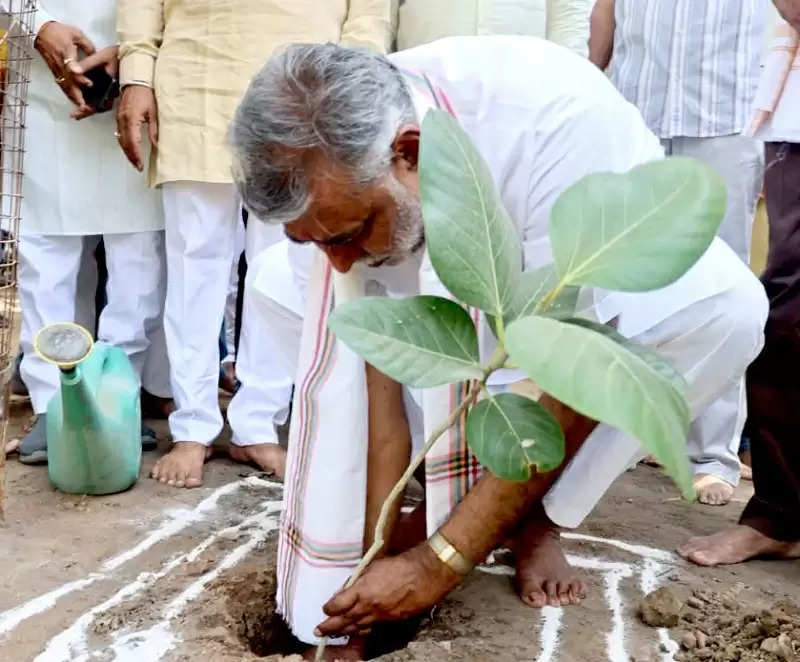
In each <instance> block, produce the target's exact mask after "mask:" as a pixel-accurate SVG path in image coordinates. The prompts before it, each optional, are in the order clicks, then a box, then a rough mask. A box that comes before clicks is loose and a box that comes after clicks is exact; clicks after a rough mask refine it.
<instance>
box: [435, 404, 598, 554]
mask: <svg viewBox="0 0 800 662" xmlns="http://www.w3.org/2000/svg"><path fill="white" fill-rule="evenodd" d="M540 403H541V404H542V405H544V406H545V407H547V408H548V409H549V410H550V411H551V413H553V415H554V416H556V418H557V419H558V420H559V422H560V423H561V427H562V428H563V429H564V435H565V437H566V457H565V458H564V463H563V464H562V465H561V467H559V469H557V470H556V471H553V472H551V473H548V474H534V475H533V476H532V477H531V479H530V480H528V481H527V482H523V483H514V482H510V481H505V480H501V479H499V478H497V477H496V476H494V475H493V474H491V473H489V472H488V471H487V472H485V473H484V475H483V476H482V477H481V479H480V480H479V481H478V483H477V484H476V485H475V487H473V488H472V489H471V490H470V491H469V492H468V493H467V495H466V496H465V497H464V500H463V501H462V502H461V503H460V504H459V505H458V506H457V507H456V509H455V510H454V511H453V513H452V515H451V516H450V519H449V520H448V521H447V522H446V523H445V524H444V525H443V526H442V527H441V532H442V535H443V536H444V537H445V538H446V539H447V540H448V541H449V542H450V543H451V544H452V545H453V546H454V547H455V548H456V549H457V550H459V551H460V552H461V553H462V554H463V555H464V556H466V557H467V558H468V559H469V560H471V561H472V562H473V563H476V564H477V563H481V562H482V561H483V560H484V559H485V558H486V556H487V555H488V554H489V553H490V552H491V551H492V550H493V549H495V548H496V547H497V546H498V545H501V544H502V543H503V542H504V541H505V540H506V539H507V538H508V537H509V536H510V535H512V534H513V533H514V529H515V528H516V527H517V526H518V524H519V523H520V521H521V520H522V518H523V517H524V516H525V515H527V513H528V512H529V511H530V509H531V507H532V506H533V505H534V504H536V503H539V502H541V500H542V499H543V498H544V496H545V494H546V493H547V491H548V490H549V489H550V487H551V486H552V485H553V483H554V482H555V481H556V480H557V479H558V477H559V476H560V475H561V472H562V471H563V469H564V467H565V466H566V465H567V463H568V462H569V460H570V459H571V458H572V457H573V456H574V455H575V453H577V452H578V450H579V449H580V447H581V446H582V445H583V442H584V441H586V438H587V437H588V436H589V433H590V432H591V431H592V430H593V429H594V427H595V426H596V425H597V423H596V422H595V421H592V420H590V419H588V418H586V417H584V416H581V415H579V414H576V413H575V412H574V411H572V410H571V409H569V408H568V407H565V406H564V405H562V404H560V403H558V402H557V401H555V400H553V399H552V398H549V397H548V396H544V397H542V399H541V400H540ZM476 523H477V525H476Z"/></svg>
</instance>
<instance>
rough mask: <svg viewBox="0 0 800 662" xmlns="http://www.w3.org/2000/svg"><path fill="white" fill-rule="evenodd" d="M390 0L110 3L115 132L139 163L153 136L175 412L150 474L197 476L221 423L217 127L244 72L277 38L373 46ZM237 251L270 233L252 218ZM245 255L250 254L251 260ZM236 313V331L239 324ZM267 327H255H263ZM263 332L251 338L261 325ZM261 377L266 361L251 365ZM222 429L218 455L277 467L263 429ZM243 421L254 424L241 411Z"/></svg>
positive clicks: (227, 219) (279, 455) (223, 195)
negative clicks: (115, 60) (113, 8)
mask: <svg viewBox="0 0 800 662" xmlns="http://www.w3.org/2000/svg"><path fill="white" fill-rule="evenodd" d="M394 4H395V3H394V2H393V0H119V9H118V18H117V20H118V33H119V41H120V85H121V87H122V90H123V91H122V98H121V101H120V105H119V110H118V114H117V134H118V138H119V141H120V146H121V147H122V149H123V150H124V151H125V153H126V154H127V156H128V159H129V160H130V161H131V163H133V165H134V166H136V167H137V168H139V169H140V170H141V169H143V168H144V165H145V164H144V159H143V156H142V154H143V151H142V149H141V140H142V137H141V133H142V131H141V130H142V128H143V126H142V125H144V124H146V125H147V128H148V133H149V137H150V140H151V142H153V143H157V145H158V149H157V150H154V155H153V158H152V159H151V162H150V182H151V184H152V185H154V186H160V187H161V189H162V192H163V193H162V194H163V201H164V212H165V223H166V247H167V300H166V307H165V321H164V327H165V333H166V338H167V349H168V352H169V358H170V365H171V382H172V388H173V394H174V397H175V404H176V407H177V409H176V411H175V412H174V413H173V414H172V415H171V416H170V431H171V433H172V438H173V440H174V442H175V444H174V446H173V448H172V450H171V451H170V453H169V454H168V455H167V456H165V457H164V458H162V459H161V460H160V461H159V463H157V464H156V466H155V468H154V469H153V477H154V478H156V479H158V480H160V481H161V482H164V483H167V484H170V485H175V486H177V487H196V486H198V485H200V484H201V483H202V469H203V462H204V460H205V458H206V457H207V455H208V454H209V450H208V447H209V446H210V445H211V443H212V442H213V441H214V439H215V438H216V437H217V435H218V434H219V432H220V431H221V429H222V415H221V413H220V409H219V403H218V393H217V380H218V374H219V355H218V343H217V339H218V336H219V330H220V327H221V324H222V319H223V314H224V307H225V298H226V293H227V284H228V276H229V273H230V268H231V262H232V260H233V259H234V243H235V234H236V232H235V230H236V226H237V223H239V222H241V205H240V202H239V201H238V199H237V196H236V193H235V190H234V186H233V183H232V182H233V179H232V174H231V158H230V155H229V153H228V150H227V148H226V133H227V130H228V124H229V123H230V121H231V119H232V118H233V115H234V111H235V109H236V106H237V104H238V102H239V99H240V97H241V96H242V95H243V94H244V91H245V89H246V88H247V85H248V83H249V81H250V79H251V77H252V76H253V74H254V73H255V72H256V71H257V70H258V69H259V67H260V66H261V65H262V64H263V63H264V62H265V61H266V60H267V58H268V57H269V56H270V55H271V54H272V52H273V51H275V50H276V49H277V48H279V47H280V46H281V45H284V44H288V43H292V42H335V43H342V44H347V45H352V46H359V47H364V48H368V49H372V50H375V51H381V52H385V51H386V50H388V48H389V46H390V44H391V42H392V40H393V34H392V24H393V20H392V19H393V16H392V14H393V7H394ZM248 233H249V234H250V235H251V236H250V237H248V244H249V246H248V250H250V251H252V252H253V253H255V252H257V251H258V250H259V249H261V248H263V247H265V246H268V245H269V244H271V243H272V242H274V241H275V240H277V239H278V238H279V236H280V235H279V231H278V230H276V229H275V226H272V227H270V226H267V225H266V224H262V223H260V222H258V221H256V220H255V219H251V222H250V223H249V226H248ZM253 257H254V255H250V256H249V258H250V259H252V258H253ZM246 317H247V313H246V312H245V319H244V325H245V326H246V325H247V319H246ZM264 331H266V332H268V330H264ZM264 331H262V332H264ZM258 370H259V371H260V372H261V375H260V376H261V377H263V378H264V379H268V378H269V375H268V374H265V371H266V373H268V371H269V366H258ZM240 420H241V421H242V422H241V425H238V426H236V425H232V427H233V442H234V443H233V445H232V446H231V455H232V456H233V457H234V459H237V460H241V461H255V462H257V463H258V464H259V465H260V466H262V467H263V468H264V469H265V470H275V471H276V472H277V473H278V474H281V473H282V470H283V463H284V461H283V457H284V453H283V451H282V450H281V449H280V447H279V446H278V445H277V444H276V443H273V442H274V441H276V440H275V438H274V434H272V432H273V431H272V430H268V429H266V428H265V426H257V425H247V422H248V420H250V417H247V416H244V417H241V418H240ZM253 420H256V419H255V418H253Z"/></svg>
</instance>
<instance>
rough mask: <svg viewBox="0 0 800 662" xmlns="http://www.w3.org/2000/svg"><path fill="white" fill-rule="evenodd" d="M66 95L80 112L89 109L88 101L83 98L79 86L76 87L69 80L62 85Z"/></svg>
mask: <svg viewBox="0 0 800 662" xmlns="http://www.w3.org/2000/svg"><path fill="white" fill-rule="evenodd" d="M62 89H63V90H64V93H65V94H66V95H67V96H68V97H69V99H70V101H72V103H74V104H75V105H76V106H77V107H78V109H79V110H81V109H84V108H87V107H88V106H87V104H86V100H85V99H84V98H83V90H82V89H81V88H80V86H79V85H75V84H74V83H72V82H71V81H70V80H69V79H67V80H66V81H65V82H64V84H63V85H62Z"/></svg>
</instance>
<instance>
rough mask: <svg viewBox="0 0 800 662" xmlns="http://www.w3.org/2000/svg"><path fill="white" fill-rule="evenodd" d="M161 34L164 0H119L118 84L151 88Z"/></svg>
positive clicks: (162, 34)
mask: <svg viewBox="0 0 800 662" xmlns="http://www.w3.org/2000/svg"><path fill="white" fill-rule="evenodd" d="M163 36H164V0H119V3H118V4H117V37H118V39H119V61H120V72H119V79H120V86H121V87H125V86H126V85H146V86H147V87H153V81H154V79H155V62H156V58H157V57H158V49H159V48H160V47H161V40H162V39H163Z"/></svg>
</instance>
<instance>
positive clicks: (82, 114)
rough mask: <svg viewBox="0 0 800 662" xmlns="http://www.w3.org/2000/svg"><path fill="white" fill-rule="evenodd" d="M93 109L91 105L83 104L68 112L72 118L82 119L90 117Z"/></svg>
mask: <svg viewBox="0 0 800 662" xmlns="http://www.w3.org/2000/svg"><path fill="white" fill-rule="evenodd" d="M95 112H96V111H95V109H94V108H92V107H91V106H84V107H83V108H78V110H76V111H73V112H72V113H71V114H70V117H71V118H72V119H74V120H82V119H86V118H87V117H91V116H92V115H94V114H95Z"/></svg>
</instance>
